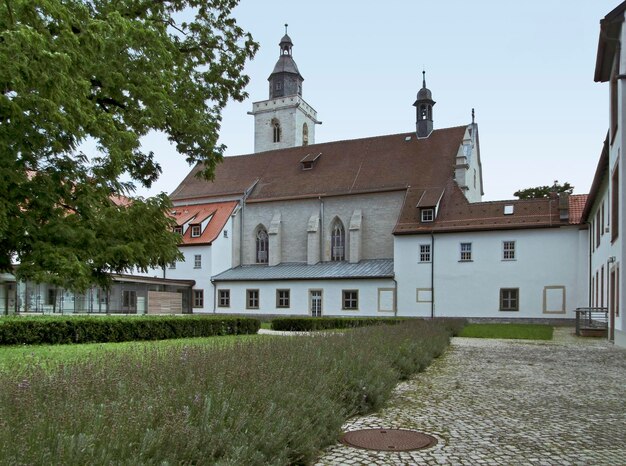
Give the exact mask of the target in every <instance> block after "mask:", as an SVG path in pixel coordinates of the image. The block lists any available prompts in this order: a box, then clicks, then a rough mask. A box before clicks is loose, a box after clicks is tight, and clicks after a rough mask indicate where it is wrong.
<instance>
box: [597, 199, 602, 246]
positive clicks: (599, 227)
mask: <svg viewBox="0 0 626 466" xmlns="http://www.w3.org/2000/svg"><path fill="white" fill-rule="evenodd" d="M601 229H602V222H601V221H600V209H598V211H597V212H596V248H599V247H600V230H601Z"/></svg>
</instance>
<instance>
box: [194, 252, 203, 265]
mask: <svg viewBox="0 0 626 466" xmlns="http://www.w3.org/2000/svg"><path fill="white" fill-rule="evenodd" d="M193 268H194V269H201V268H202V255H201V254H195V255H194V256H193Z"/></svg>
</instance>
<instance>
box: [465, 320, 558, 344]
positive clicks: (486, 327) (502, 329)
mask: <svg viewBox="0 0 626 466" xmlns="http://www.w3.org/2000/svg"><path fill="white" fill-rule="evenodd" d="M552 332H553V328H552V326H550V325H544V324H468V325H466V326H465V328H464V329H463V331H462V332H461V333H460V335H459V336H460V337H470V338H511V339H520V340H552Z"/></svg>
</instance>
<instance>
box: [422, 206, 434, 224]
mask: <svg viewBox="0 0 626 466" xmlns="http://www.w3.org/2000/svg"><path fill="white" fill-rule="evenodd" d="M434 220H435V209H422V223H428V222H433V221H434Z"/></svg>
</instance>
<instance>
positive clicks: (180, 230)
mask: <svg viewBox="0 0 626 466" xmlns="http://www.w3.org/2000/svg"><path fill="white" fill-rule="evenodd" d="M174 233H178V234H179V235H182V234H183V227H181V226H176V227H174Z"/></svg>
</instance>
